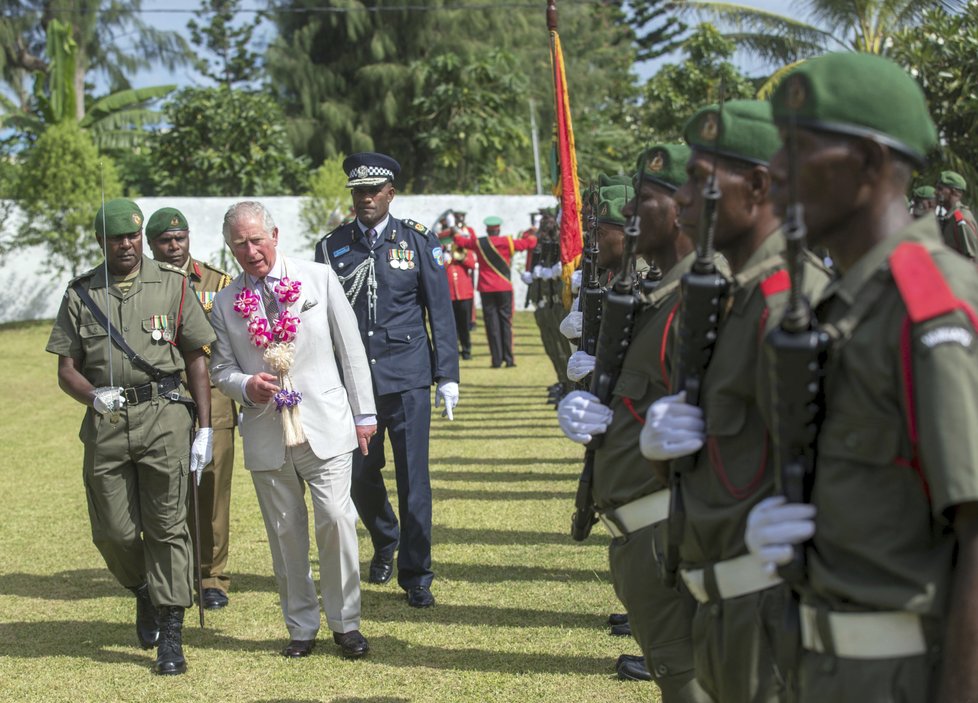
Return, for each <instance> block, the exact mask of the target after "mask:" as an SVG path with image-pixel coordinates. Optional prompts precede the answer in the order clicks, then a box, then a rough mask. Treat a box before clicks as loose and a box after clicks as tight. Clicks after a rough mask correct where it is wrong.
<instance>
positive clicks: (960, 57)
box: [891, 3, 978, 202]
mask: <svg viewBox="0 0 978 703" xmlns="http://www.w3.org/2000/svg"><path fill="white" fill-rule="evenodd" d="M975 27H978V5H975V4H974V3H969V4H968V6H967V7H966V8H965V9H964V11H963V12H961V13H951V12H946V11H944V10H942V9H940V8H933V9H931V10H930V11H928V12H927V13H926V14H925V15H924V18H923V20H922V22H921V23H920V24H919V25H917V26H915V27H912V28H907V29H905V30H903V31H901V32H899V33H898V34H897V35H896V36H895V37H894V41H893V48H892V49H891V55H892V57H893V58H894V59H895V60H896V61H898V62H899V63H901V64H902V65H903V66H904V67H905V68H906V69H907V70H908V71H910V73H911V74H912V75H913V76H914V77H916V79H917V81H918V82H919V83H920V85H921V87H922V88H923V90H924V95H925V96H926V98H927V105H928V107H929V108H930V114H931V116H932V117H933V118H934V121H935V122H936V123H937V127H938V130H939V132H940V134H941V141H942V143H943V144H944V145H945V148H944V149H943V151H942V153H941V154H940V155H939V156H938V158H932V159H931V164H930V169H929V170H928V171H927V172H926V173H925V174H924V175H923V177H922V178H921V181H920V182H922V183H933V182H934V181H935V180H936V175H937V173H938V172H939V171H942V170H945V169H952V170H954V171H958V172H959V173H961V174H962V175H963V176H964V177H965V179H966V180H967V181H968V185H969V190H970V195H971V202H975V198H976V196H978V134H976V133H975V128H974V126H975V122H976V120H978V35H976V34H975Z"/></svg>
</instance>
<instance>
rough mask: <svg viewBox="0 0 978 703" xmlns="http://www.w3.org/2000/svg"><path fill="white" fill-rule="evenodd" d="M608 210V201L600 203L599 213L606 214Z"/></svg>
mask: <svg viewBox="0 0 978 703" xmlns="http://www.w3.org/2000/svg"><path fill="white" fill-rule="evenodd" d="M608 210H609V208H608V203H601V209H600V210H599V211H598V214H599V215H607V214H608Z"/></svg>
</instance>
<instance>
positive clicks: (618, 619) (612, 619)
mask: <svg viewBox="0 0 978 703" xmlns="http://www.w3.org/2000/svg"><path fill="white" fill-rule="evenodd" d="M626 622H628V613H612V614H611V615H609V616H608V624H609V625H612V626H614V625H624V624H625V623H626Z"/></svg>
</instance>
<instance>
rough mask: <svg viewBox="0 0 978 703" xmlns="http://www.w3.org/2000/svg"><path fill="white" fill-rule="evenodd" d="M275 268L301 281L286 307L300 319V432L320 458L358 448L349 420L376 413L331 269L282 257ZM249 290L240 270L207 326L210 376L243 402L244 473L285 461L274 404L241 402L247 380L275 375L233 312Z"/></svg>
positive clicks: (296, 373)
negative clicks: (262, 374) (295, 296)
mask: <svg viewBox="0 0 978 703" xmlns="http://www.w3.org/2000/svg"><path fill="white" fill-rule="evenodd" d="M276 265H277V266H278V265H281V266H282V267H284V273H283V275H287V276H288V277H289V278H291V279H293V280H298V281H300V282H301V283H302V289H301V297H300V298H299V299H298V300H297V301H296V302H294V303H292V304H291V305H289V306H288V310H289V311H290V312H291V313H292V314H294V315H298V317H299V319H300V320H301V322H300V324H299V327H298V333H297V335H296V339H295V346H296V352H295V362H294V363H293V365H292V371H291V373H290V375H291V377H292V385H293V386H294V388H295V390H297V391H298V392H300V393H302V402H301V403H299V405H298V408H299V417H300V418H301V421H302V429H303V431H304V432H305V434H306V439H307V440H308V441H309V446H310V447H311V449H312V451H313V452H314V453H315V454H316V456H318V457H319V458H320V459H329V458H332V457H334V456H339V455H340V454H345V453H346V452H349V451H352V450H354V449H356V448H357V437H356V429H355V425H354V422H353V416H354V415H374V414H376V412H377V411H376V406H375V404H374V393H373V386H372V384H371V380H370V365H369V364H368V363H367V354H366V352H365V351H364V349H363V342H362V341H361V340H360V332H359V329H358V327H357V318H356V315H355V314H354V312H353V308H351V307H350V303H349V302H348V301H347V299H346V295H345V294H344V292H343V286H342V284H340V282H339V279H337V278H336V274H335V273H334V272H333V269H331V268H330V267H329V266H326V265H324V264H316V263H313V262H311V261H299V260H293V259H288V260H286V259H285V257H283V256H281V255H279V257H278V261H277V262H276ZM247 285H248V282H247V277H246V275H245V274H244V273H242V274H241V275H239V276H238V277H237V278H236V279H234V281H233V282H232V283H231V285H229V286H227V287H226V288H224V289H223V290H221V291H220V292H219V293H218V294H217V295H216V296H215V298H214V307H213V310H212V311H211V316H210V322H211V324H212V325H213V327H214V332H215V334H216V335H217V341H216V342H214V344H213V346H212V347H211V359H210V369H211V378H212V380H213V382H214V385H216V386H217V387H218V388H220V389H221V391H222V392H224V394H225V395H227V396H229V397H230V398H232V399H233V400H236V401H237V402H238V403H239V404H240V405H241V413H242V418H241V426H240V429H241V436H242V438H243V440H244V459H245V468H247V469H248V470H250V471H270V470H274V469H278V468H280V467H281V466H282V464H284V463H285V440H284V439H283V436H282V416H281V414H280V413H279V412H278V411H277V410H276V409H275V402H274V401H270V402H268V403H265V404H264V405H252V404H250V403H249V402H248V401H246V400H245V399H244V397H243V395H244V394H243V388H244V382H245V381H246V380H247V378H248V377H249V376H252V375H254V374H256V373H259V372H261V371H265V372H268V373H273V372H272V371H271V369H270V368H269V367H268V366H267V364H265V362H264V361H263V360H262V353H263V350H262V349H260V348H258V347H256V346H255V345H254V344H252V343H251V340H250V338H249V335H248V328H247V327H248V326H247V322H246V321H245V320H244V319H243V318H242V317H241V316H240V315H239V314H238V313H237V312H235V310H234V307H233V306H234V296H236V295H237V294H238V293H240V292H241V291H242V290H244V288H245V287H247ZM337 364H339V366H337ZM341 370H342V377H341V375H340V372H341Z"/></svg>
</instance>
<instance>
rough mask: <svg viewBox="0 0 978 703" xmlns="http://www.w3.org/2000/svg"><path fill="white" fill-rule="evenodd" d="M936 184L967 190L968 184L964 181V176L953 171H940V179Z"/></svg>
mask: <svg viewBox="0 0 978 703" xmlns="http://www.w3.org/2000/svg"><path fill="white" fill-rule="evenodd" d="M937 182H938V183H940V184H941V185H942V186H948V187H950V188H957V189H958V190H968V182H967V181H965V180H964V176H962V175H961V174H960V173H957V172H955V171H941V177H940V178H939V179H937Z"/></svg>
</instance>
